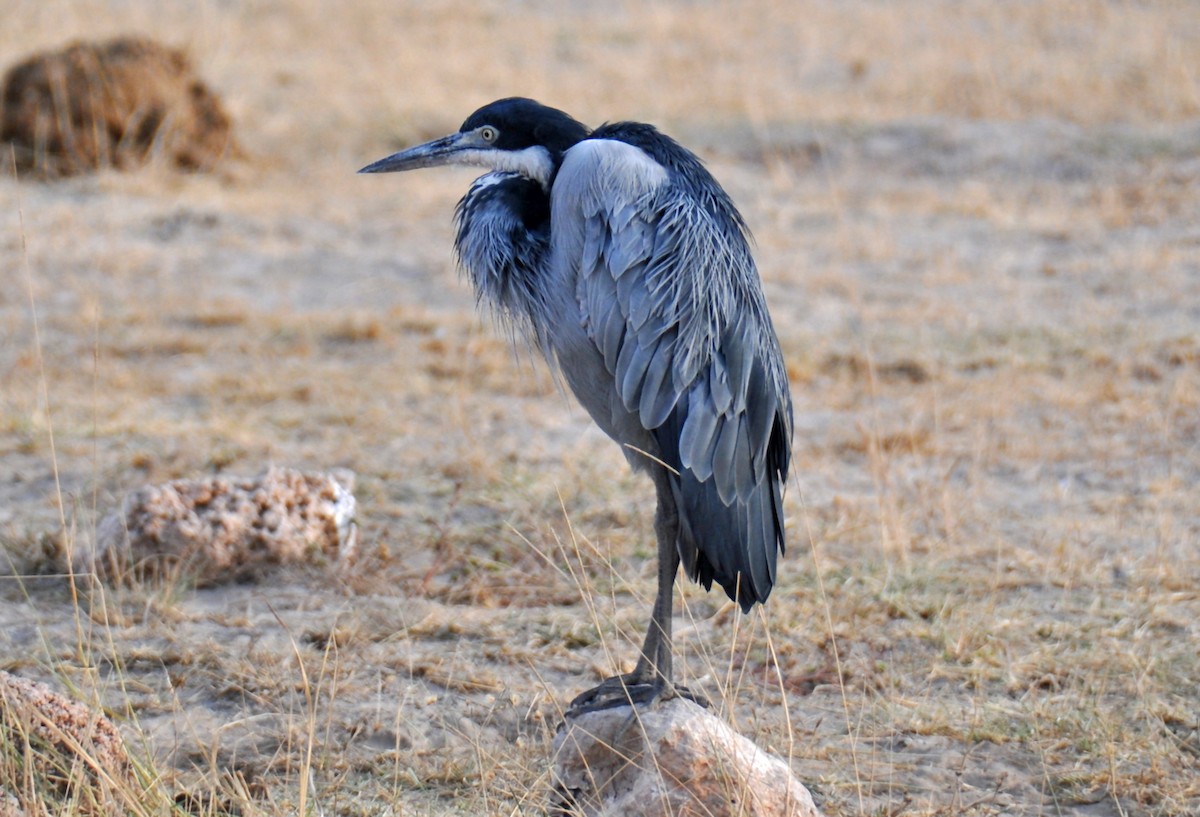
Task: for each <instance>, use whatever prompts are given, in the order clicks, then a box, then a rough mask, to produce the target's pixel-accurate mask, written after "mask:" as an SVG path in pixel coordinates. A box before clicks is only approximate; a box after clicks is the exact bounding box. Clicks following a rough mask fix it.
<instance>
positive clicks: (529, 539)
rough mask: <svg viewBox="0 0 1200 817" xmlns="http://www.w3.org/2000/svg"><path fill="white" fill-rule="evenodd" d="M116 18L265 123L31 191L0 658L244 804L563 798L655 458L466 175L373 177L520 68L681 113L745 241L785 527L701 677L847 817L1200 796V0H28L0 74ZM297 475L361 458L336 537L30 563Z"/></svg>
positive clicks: (9, 253)
mask: <svg viewBox="0 0 1200 817" xmlns="http://www.w3.org/2000/svg"><path fill="white" fill-rule="evenodd" d="M131 33H133V34H139V35H143V36H148V37H152V38H154V39H157V40H159V41H161V42H163V43H166V44H167V45H170V46H177V47H182V48H184V49H186V51H187V52H188V53H189V54H190V55H191V58H192V62H193V65H194V67H195V69H196V71H197V73H198V74H199V75H200V76H201V77H202V78H203V79H204V80H205V82H206V83H207V84H208V85H209V87H210V88H211V89H212V90H213V91H214V92H215V93H217V94H219V96H220V97H221V99H222V100H223V103H224V106H225V108H226V110H227V111H228V113H229V115H230V117H231V119H232V121H233V124H234V135H235V138H236V139H237V140H238V143H239V144H240V146H241V148H242V150H243V152H244V155H242V156H239V157H231V158H230V160H229V161H227V162H223V163H222V164H221V165H220V166H218V167H217V168H216V169H215V171H214V172H211V173H185V172H179V171H177V170H175V169H173V168H171V167H169V166H166V164H165V163H162V162H157V163H156V162H151V164H150V165H149V166H148V167H144V168H141V169H138V170H136V171H135V172H130V173H118V172H116V171H114V170H111V169H107V170H103V171H101V172H99V173H96V174H90V175H84V176H79V177H75V178H71V179H66V180H58V181H53V182H39V181H36V180H33V179H22V180H20V181H14V180H13V179H12V178H11V177H7V176H6V177H4V178H0V543H2V544H3V547H4V557H5V558H6V559H7V566H8V573H9V574H10V576H6V577H0V624H2V625H4V626H2V627H0V669H6V670H10V671H13V672H18V673H21V674H23V675H26V676H29V677H35V678H42V679H54V680H55V681H56V683H59V684H60V685H61V686H66V687H70V688H74V689H79V690H84V691H88V694H89V695H91V696H92V698H93V699H94V700H96V701H97V702H98V703H99V704H101V705H103V706H104V707H106V709H107V710H108V711H111V712H115V713H124V715H123V719H122V721H121V725H122V728H123V729H124V730H125V731H126V734H127V736H128V735H137V736H138V738H137V739H138V741H139V744H140V745H143V746H144V747H145V751H146V753H147V754H148V755H149V756H150V757H152V758H154V759H155V760H154V762H155V763H156V764H158V765H157V767H156V768H158V769H159V770H160V772H161V774H162V779H163V780H164V781H166V783H168V784H169V785H170V786H172V787H174V788H173V789H172V790H173V791H179V792H192V793H195V792H208V793H209V795H205V796H208V797H209V799H208V800H203V798H201V800H202V801H203V802H207V803H209V804H210V812H211V811H212V810H213V809H217V808H218V806H217V805H214V804H219V803H221V802H225V801H226V800H228V801H231V802H233V803H235V804H237V807H238V808H239V809H241V811H242V813H267V814H275V813H282V812H284V811H287V810H288V809H289V808H293V807H294V806H295V805H296V798H297V791H298V790H299V786H298V781H299V780H301V779H304V780H309V779H311V780H312V781H314V785H315V791H316V794H315V795H314V796H315V797H316V798H317V800H318V802H320V803H321V805H322V808H324V809H326V813H347V814H358V813H379V810H380V809H381V808H383V807H384V806H383V805H382V804H390V805H391V806H392V807H394V808H395V810H396V811H397V812H399V813H408V811H413V812H415V813H459V812H457V811H455V810H456V809H460V810H461V809H463V808H466V809H469V810H472V811H475V812H479V813H484V812H486V813H501V812H503V813H510V812H512V811H513V810H514V809H524V808H536V807H538V806H539V804H541V803H542V802H543V799H542V798H543V793H544V791H545V786H546V781H545V778H544V774H545V764H544V758H545V757H546V753H547V751H548V746H549V741H550V738H551V735H552V730H553V726H554V724H555V723H556V722H557V715H558V713H559V712H560V707H561V706H562V705H563V703H564V702H565V701H568V700H569V699H570V697H571V696H572V694H573V693H575V692H578V691H580V690H581V689H584V688H586V687H588V686H590V685H591V684H592V683H594V682H595V681H596V680H598V679H599V678H600V677H603V676H604V675H606V674H608V673H610V672H612V671H613V670H614V669H622V668H624V669H628V668H629V667H628V666H627V664H629V663H630V661H629V660H631V658H632V655H633V653H634V651H635V650H636V648H637V642H638V639H639V636H640V628H641V627H642V626H643V624H644V618H645V612H646V610H648V609H649V597H650V594H651V592H652V589H653V579H654V559H653V555H654V554H653V547H652V546H651V545H650V543H651V542H652V520H651V515H652V491H651V490H650V486H649V485H648V484H647V483H645V482H644V481H642V480H639V479H636V478H634V477H633V476H631V475H630V474H629V473H628V469H627V467H626V465H625V463H624V461H623V458H622V457H621V455H620V452H619V451H617V449H616V448H615V446H613V445H612V444H611V443H610V442H609V441H608V440H606V439H605V438H603V436H602V435H601V434H600V433H599V432H598V431H596V430H595V429H594V428H593V427H592V426H591V424H590V422H589V421H588V420H587V417H586V416H585V415H584V414H583V412H582V411H580V410H579V409H578V408H576V407H574V406H573V405H572V403H571V401H570V400H568V399H566V397H565V396H564V395H563V394H562V392H561V391H560V390H559V389H557V388H556V386H555V384H554V382H553V379H552V378H551V376H550V375H549V374H548V373H547V371H546V370H545V369H544V367H542V365H541V364H540V362H538V361H536V360H534V359H533V356H532V355H530V354H528V353H526V352H524V351H521V350H520V348H519V347H518V350H517V351H516V352H514V351H513V347H512V345H511V344H510V342H509V339H508V338H507V337H506V336H505V334H504V333H503V332H502V331H496V329H495V328H494V327H493V326H492V325H491V324H490V323H489V322H488V321H487V319H486V318H484V319H480V318H479V317H477V315H476V312H475V309H474V303H473V296H472V293H471V292H470V291H469V289H468V287H467V285H466V284H465V283H464V282H463V281H461V280H459V278H458V277H457V275H456V272H455V268H454V259H453V256H452V251H451V240H452V227H451V219H452V213H453V207H454V204H455V202H456V201H457V199H458V198H459V196H461V195H462V194H463V193H465V192H466V189H467V185H468V183H469V182H470V179H471V174H470V172H469V171H462V170H445V171H428V172H422V173H415V174H402V175H399V176H388V177H360V176H356V175H355V171H356V170H357V169H358V168H360V167H362V166H363V165H365V164H367V163H368V162H370V161H372V160H374V159H377V158H380V157H382V156H384V155H386V154H388V153H390V152H392V151H394V150H396V149H398V148H400V147H403V146H406V145H409V144H412V143H414V142H417V141H421V140H425V139H428V138H432V137H434V136H438V135H442V134H444V133H447V132H450V131H452V130H456V129H457V128H458V126H459V124H460V123H461V122H462V121H463V120H464V119H465V118H466V117H467V116H468V115H469V114H470V113H471V112H472V111H473V110H475V109H476V108H478V107H479V106H481V105H483V104H485V103H487V102H489V101H491V100H493V99H496V98H499V97H503V96H510V95H523V96H531V97H534V98H536V99H538V100H540V101H542V102H544V103H546V104H550V105H553V106H556V107H560V108H562V109H564V110H566V111H568V112H569V113H571V114H573V115H574V116H576V117H577V118H578V119H580V120H582V121H583V122H585V123H587V124H590V125H593V126H595V125H598V124H600V123H601V122H604V121H609V120H618V119H634V120H643V121H648V122H652V123H655V124H657V125H658V126H660V127H661V128H662V129H663V130H665V131H666V132H667V133H669V134H671V135H673V136H675V137H677V138H678V139H679V140H680V141H682V142H683V143H684V144H686V145H688V146H689V147H691V148H693V149H694V150H696V151H697V152H698V153H699V154H700V155H701V156H702V158H703V159H704V160H705V161H706V162H707V163H708V165H709V167H710V169H711V170H712V171H713V173H714V175H716V177H717V178H718V179H719V180H720V182H721V183H722V184H723V185H724V186H725V187H726V189H727V190H728V191H729V192H730V194H731V195H732V197H733V199H734V200H735V201H736V202H737V203H738V206H739V207H740V208H741V210H742V212H743V214H744V215H745V217H746V220H747V222H748V223H749V225H750V227H751V229H752V231H753V232H754V234H755V237H756V241H757V245H756V257H757V260H758V263H759V267H760V272H761V274H762V277H763V279H764V285H765V289H766V292H767V298H768V302H769V304H770V308H771V311H772V314H773V316H774V319H775V323H776V328H777V330H778V333H779V335H780V339H781V343H782V346H783V350H784V353H785V357H786V358H787V362H788V370H789V375H790V377H791V381H792V388H793V393H794V396H795V401H796V456H795V464H796V477H795V480H794V481H793V483H792V486H791V489H790V491H789V494H788V498H787V510H788V525H789V530H790V536H791V540H790V544H789V550H788V555H787V559H786V560H785V561H784V562H783V564H782V567H781V583H780V585H779V587H778V588H777V589H776V591H775V595H774V596H773V597H772V599H771V603H770V604H769V605H768V607H767V609H766V611H765V612H762V613H756V614H755V615H753V616H751V617H746V618H743V617H741V616H738V615H735V614H733V611H732V610H731V608H730V607H729V606H728V605H725V604H724V602H723V600H722V599H720V598H718V597H717V595H716V594H712V595H706V594H704V593H703V592H702V591H700V590H698V589H696V588H694V587H689V588H687V589H686V590H685V591H683V593H682V595H683V599H684V604H683V610H684V612H683V617H684V618H683V620H682V621H681V622H680V624H678V625H677V626H678V627H679V629H680V635H679V643H680V649H681V651H682V653H683V658H682V659H681V664H682V668H681V669H680V670H679V671H680V672H681V673H682V675H683V678H684V679H685V681H686V682H687V683H689V684H695V685H698V686H700V687H701V688H703V689H704V690H705V691H706V692H708V693H709V694H710V695H711V696H712V697H713V698H714V700H716V701H717V702H718V707H719V709H720V711H721V713H722V715H723V716H725V717H728V718H730V719H731V720H732V721H733V722H734V724H735V725H736V726H737V727H738V728H739V729H741V730H742V731H744V732H746V733H747V734H750V735H752V736H753V737H754V738H755V740H757V741H758V742H759V743H760V744H761V745H763V746H765V747H767V748H769V749H771V750H772V751H776V752H778V753H779V754H782V755H785V756H787V757H789V758H790V759H791V762H792V766H793V769H794V770H795V771H796V772H797V774H798V775H799V776H800V777H801V779H802V780H804V781H805V782H806V783H808V784H810V785H811V786H812V788H813V791H814V794H815V795H816V796H817V799H818V801H819V802H820V804H821V806H822V808H823V809H824V810H825V813H826V814H828V815H841V814H860V815H866V814H895V815H899V814H930V815H932V814H938V815H960V814H961V815H968V814H969V815H983V814H1006V815H1010V814H1020V815H1025V814H1074V815H1088V816H1089V817H1097V816H1098V815H1114V817H1116V815H1131V814H1155V815H1159V814H1161V815H1168V814H1169V815H1185V814H1196V813H1197V812H1198V811H1200V788H1198V784H1197V780H1200V775H1197V773H1196V772H1197V758H1198V757H1200V743H1198V741H1200V737H1198V736H1200V713H1198V711H1197V708H1196V701H1197V699H1198V698H1200V689H1198V688H1197V685H1196V684H1197V678H1198V677H1200V663H1198V662H1200V658H1197V650H1196V648H1195V645H1196V644H1197V643H1200V630H1198V627H1200V624H1198V622H1200V595H1198V593H1197V589H1196V588H1197V587H1198V586H1200V499H1198V494H1197V492H1196V489H1195V486H1196V484H1197V483H1198V481H1200V329H1198V327H1200V8H1198V7H1197V5H1196V4H1195V3H1194V2H1191V0H1183V1H1181V2H1167V1H1166V0H1164V1H1163V2H1153V1H1150V2H1132V1H1131V2H1117V1H1115V0H1114V2H1100V1H1098V0H1097V1H1094V2H1092V1H1088V2H1082V1H1081V2H1068V0H1047V1H1046V2H999V3H998V2H984V0H978V2H976V1H975V0H926V1H924V2H916V1H915V0H913V1H912V2H877V1H876V0H845V1H840V2H834V1H833V0H829V1H828V2H807V1H803V0H797V1H796V2H783V1H782V0H750V1H749V2H737V3H735V2H718V1H717V0H712V1H706V0H694V2H638V3H621V2H612V3H603V4H594V3H584V2H574V1H571V2H532V1H531V2H517V1H516V0H513V1H512V2H500V1H499V0H490V1H489V0H475V1H474V2H469V3H455V2H446V3H433V2H429V3H425V2H391V1H387V2H385V0H362V1H361V2H333V0H248V1H247V2H238V1H237V0H200V1H199V2H183V1H182V0H162V1H160V2H149V0H146V1H145V2H143V1H142V0H109V1H108V2H90V1H89V0H75V2H65V0H37V1H36V2H35V1H34V0H4V5H3V8H2V9H0V68H6V67H7V66H8V65H11V64H12V63H14V62H15V61H17V60H18V59H20V58H22V57H24V56H26V55H27V54H29V53H31V52H34V51H38V50H41V49H47V48H59V47H62V46H63V45H65V44H67V43H69V42H71V41H73V40H76V39H80V38H97V39H103V38H107V37H110V36H116V35H125V34H131ZM5 163H6V164H7V159H6V160H5ZM271 463H275V464H280V465H292V466H297V467H303V468H309V469H324V468H329V467H333V466H342V467H347V468H350V469H352V470H354V471H356V472H357V474H358V483H357V487H356V494H357V496H358V500H359V521H360V526H361V532H360V561H359V563H358V565H357V567H355V568H354V569H352V570H351V571H350V572H349V573H348V574H336V575H335V576H333V577H332V578H331V577H330V576H327V575H326V574H324V573H321V572H317V573H316V574H315V575H314V574H311V573H310V574H306V573H304V572H299V573H290V572H280V573H278V574H272V575H270V576H267V577H263V578H262V579H261V580H260V581H259V582H252V583H250V584H241V585H230V586H225V587H218V588H213V589H208V590H200V591H194V590H192V589H191V588H190V587H188V585H187V583H186V582H185V581H182V580H181V581H179V582H174V583H173V582H160V583H148V584H144V585H138V584H137V583H134V584H133V585H132V586H129V587H121V588H110V589H109V591H108V593H109V595H107V596H105V597H104V598H98V597H94V598H91V599H88V600H86V601H85V602H83V603H81V604H80V605H79V606H76V604H75V602H74V601H73V600H72V599H71V597H70V596H69V595H68V594H67V593H65V591H64V590H63V588H62V586H61V585H56V584H54V583H53V580H47V581H49V582H50V583H49V584H38V583H36V582H34V581H32V578H31V577H33V576H35V575H41V574H52V573H54V572H55V571H56V569H57V568H56V567H55V564H57V563H56V562H55V554H56V553H57V552H58V551H60V550H61V549H62V548H63V547H64V546H66V545H67V544H70V543H71V542H73V541H75V540H81V541H82V540H87V539H88V538H89V537H92V536H93V535H94V529H95V525H96V522H97V520H98V519H99V518H101V517H102V516H103V515H104V514H105V513H107V512H108V511H109V510H111V509H112V508H113V507H115V506H117V505H118V504H119V502H120V501H121V497H122V496H123V495H124V494H125V492H127V491H129V490H132V489H134V488H136V487H138V486H140V485H142V484H145V483H156V482H161V481H163V480H167V479H174V478H179V477H192V476H196V475H204V474H209V475H211V474H221V473H236V474H255V473H260V472H261V471H263V470H265V468H266V467H267V465H268V464H271ZM0 566H2V565H0ZM568 566H570V567H569V568H568ZM13 577H17V578H20V581H18V580H16V579H15V578H13ZM79 609H84V610H85V612H86V615H85V616H83V617H82V619H81V617H79V616H77V615H76V614H75V613H76V611H77V610H79ZM9 625H11V626H9ZM297 656H299V660H301V661H302V662H303V665H304V666H305V667H306V668H307V671H308V677H309V678H318V677H322V678H325V679H329V678H334V677H335V678H336V683H333V682H329V683H328V684H326V685H325V686H321V687H320V689H319V690H317V692H316V694H315V695H312V694H310V693H312V692H313V690H312V689H310V688H307V687H305V686H303V685H302V684H301V683H300V682H299V681H298V677H299V673H298V670H297V665H296V663H295V662H296V660H297ZM627 659H629V660H627ZM326 672H328V673H330V674H328V675H323V674H322V673H326ZM314 723H318V724H320V729H316V728H315V727H313V726H312V725H313V724H314ZM213 735H218V737H216V738H214V737H212V736H213ZM311 735H315V736H316V737H314V738H313V739H312V740H313V743H307V741H308V737H307V736H311ZM306 746H308V749H306V748H305V747H306ZM313 746H316V747H317V748H316V750H313V749H312V747H313ZM0 765H2V764H0ZM310 770H311V778H310V777H309V776H308V775H309V774H310ZM239 776H240V777H239ZM234 779H240V780H242V781H243V782H245V781H254V785H253V786H249V788H247V787H246V786H243V785H241V784H238V785H233V784H231V783H230V782H229V781H230V780H234ZM263 792H269V793H270V796H269V797H268V796H266V795H264V794H263ZM222 798H225V800H222ZM189 802H190V801H189ZM196 802H200V801H196ZM192 810H193V811H195V810H197V809H195V808H193V809H192ZM204 813H209V812H204Z"/></svg>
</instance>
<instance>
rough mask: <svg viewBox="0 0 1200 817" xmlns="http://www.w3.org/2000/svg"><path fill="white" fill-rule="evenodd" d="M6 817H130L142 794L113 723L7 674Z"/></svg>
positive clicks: (2, 792) (2, 680)
mask: <svg viewBox="0 0 1200 817" xmlns="http://www.w3.org/2000/svg"><path fill="white" fill-rule="evenodd" d="M0 750H2V751H7V752H10V753H12V754H11V755H10V756H8V757H6V758H5V759H4V762H3V763H0V771H2V772H5V773H11V774H12V775H13V778H12V779H8V778H7V777H0V817H22V815H29V814H35V813H37V814H40V813H43V809H44V810H45V811H44V813H48V814H59V813H63V814H66V813H70V814H75V815H83V817H101V815H110V814H113V815H115V814H124V813H126V808H127V807H129V806H134V805H136V803H137V800H138V798H139V797H140V795H139V792H141V788H140V787H139V786H138V784H137V780H136V778H135V776H134V773H133V766H132V764H131V762H130V760H129V756H128V755H127V754H126V752H125V744H124V742H123V741H122V740H121V733H120V732H118V731H117V728H116V727H115V726H113V724H112V722H111V721H109V720H108V718H106V717H104V716H103V715H101V714H100V713H99V712H93V711H92V710H91V709H89V708H88V707H86V706H84V705H83V704H81V703H79V702H77V701H73V700H71V699H70V698H66V697H64V696H62V695H59V694H58V693H57V692H55V691H54V690H52V689H50V688H49V687H47V686H46V685H44V684H39V683H37V682H36V681H30V680H27V679H25V678H19V677H17V676H16V675H11V674H10V673H7V672H5V671H3V670H0Z"/></svg>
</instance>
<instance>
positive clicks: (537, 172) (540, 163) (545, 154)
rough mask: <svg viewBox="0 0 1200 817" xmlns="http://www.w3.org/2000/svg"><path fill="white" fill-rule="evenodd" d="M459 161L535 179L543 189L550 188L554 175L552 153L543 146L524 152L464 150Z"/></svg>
mask: <svg viewBox="0 0 1200 817" xmlns="http://www.w3.org/2000/svg"><path fill="white" fill-rule="evenodd" d="M458 161H459V162H460V163H462V164H465V165H481V166H483V167H490V168H491V169H492V170H496V171H501V172H509V173H520V174H521V175H522V176H525V177H526V178H529V179H533V180H534V181H535V182H537V183H538V184H540V185H541V186H542V187H543V188H545V187H549V185H550V176H551V175H553V173H554V162H553V161H551V159H550V151H548V150H546V148H544V147H542V146H541V145H533V146H532V147H527V148H523V149H522V150H486V149H479V150H464V151H462V152H460V153H459V154H458Z"/></svg>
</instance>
